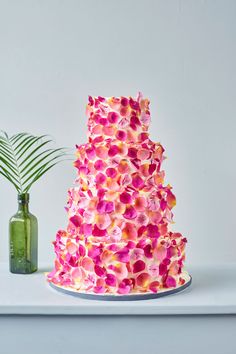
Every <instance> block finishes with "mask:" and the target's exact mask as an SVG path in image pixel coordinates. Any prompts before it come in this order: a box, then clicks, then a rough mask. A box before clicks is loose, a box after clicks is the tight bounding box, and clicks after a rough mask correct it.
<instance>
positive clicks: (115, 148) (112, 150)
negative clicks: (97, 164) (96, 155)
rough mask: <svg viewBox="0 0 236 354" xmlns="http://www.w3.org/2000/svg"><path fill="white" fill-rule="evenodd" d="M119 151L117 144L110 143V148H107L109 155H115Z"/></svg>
mask: <svg viewBox="0 0 236 354" xmlns="http://www.w3.org/2000/svg"><path fill="white" fill-rule="evenodd" d="M118 152H119V148H118V146H117V145H111V147H110V149H109V150H108V155H109V156H110V157H113V156H115V155H116V154H118Z"/></svg>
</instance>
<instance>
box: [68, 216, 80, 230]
mask: <svg viewBox="0 0 236 354" xmlns="http://www.w3.org/2000/svg"><path fill="white" fill-rule="evenodd" d="M70 221H71V222H72V224H73V225H75V227H79V226H80V225H81V222H82V219H81V217H79V216H78V215H73V216H71V217H70Z"/></svg>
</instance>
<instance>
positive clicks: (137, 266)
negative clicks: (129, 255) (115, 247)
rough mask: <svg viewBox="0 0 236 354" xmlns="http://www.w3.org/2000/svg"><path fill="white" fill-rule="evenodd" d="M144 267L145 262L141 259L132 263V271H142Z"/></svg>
mask: <svg viewBox="0 0 236 354" xmlns="http://www.w3.org/2000/svg"><path fill="white" fill-rule="evenodd" d="M144 269H145V263H144V262H143V261H141V260H138V261H137V262H135V263H134V264H133V273H139V272H142V271H143V270H144Z"/></svg>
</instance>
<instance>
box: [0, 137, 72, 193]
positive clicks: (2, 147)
mask: <svg viewBox="0 0 236 354" xmlns="http://www.w3.org/2000/svg"><path fill="white" fill-rule="evenodd" d="M51 142H52V139H48V135H41V136H34V135H31V134H29V133H18V134H15V135H13V136H12V137H9V136H8V134H7V133H6V132H0V175H1V176H3V177H4V178H6V179H7V180H8V181H9V182H10V183H12V185H13V186H14V187H15V188H16V190H17V192H18V193H26V192H28V191H29V189H30V188H31V186H32V185H33V184H34V183H35V182H36V181H37V180H39V178H41V177H42V176H43V175H44V174H45V173H46V172H47V171H49V170H50V169H51V168H52V167H53V166H55V165H57V164H58V163H59V162H61V161H64V160H65V157H66V156H69V154H68V153H67V149H65V148H56V149H52V148H48V147H47V146H48V144H50V143H51ZM45 148H46V149H45ZM63 158H64V159H63Z"/></svg>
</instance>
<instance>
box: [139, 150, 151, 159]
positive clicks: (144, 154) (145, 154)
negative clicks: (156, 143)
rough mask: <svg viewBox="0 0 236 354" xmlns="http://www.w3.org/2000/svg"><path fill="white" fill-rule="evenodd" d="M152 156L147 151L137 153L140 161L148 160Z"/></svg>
mask: <svg viewBox="0 0 236 354" xmlns="http://www.w3.org/2000/svg"><path fill="white" fill-rule="evenodd" d="M149 156H150V151H149V150H147V149H140V150H138V152H137V158H138V159H140V160H147V159H148V158H149Z"/></svg>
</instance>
